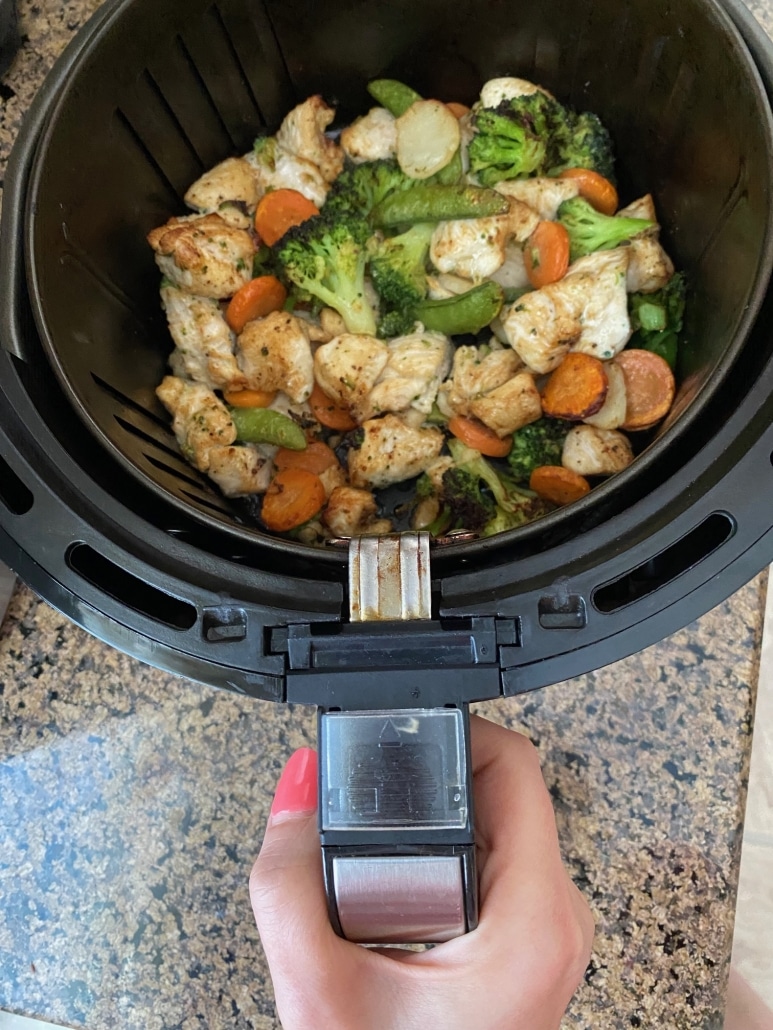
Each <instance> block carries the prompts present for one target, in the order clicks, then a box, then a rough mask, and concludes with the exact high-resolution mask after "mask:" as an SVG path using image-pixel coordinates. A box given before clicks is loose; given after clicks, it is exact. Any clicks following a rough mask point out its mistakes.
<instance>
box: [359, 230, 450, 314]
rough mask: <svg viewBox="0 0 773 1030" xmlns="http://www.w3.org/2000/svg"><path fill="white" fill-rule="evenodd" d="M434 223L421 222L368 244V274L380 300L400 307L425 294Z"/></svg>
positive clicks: (421, 298)
mask: <svg viewBox="0 0 773 1030" xmlns="http://www.w3.org/2000/svg"><path fill="white" fill-rule="evenodd" d="M434 231H435V226H434V225H431V224H428V223H425V222H420V223H418V224H417V225H414V226H412V227H411V228H410V229H408V231H407V232H404V233H401V234H400V235H399V236H390V237H389V238H388V239H385V240H381V241H379V240H375V239H374V241H372V244H371V255H370V276H371V279H372V281H373V285H374V286H375V288H376V292H377V293H378V295H379V297H380V298H381V301H382V303H383V304H384V305H385V306H386V307H387V308H390V309H396V310H398V311H402V310H404V309H405V308H409V307H411V306H413V305H414V304H416V303H417V302H418V301H420V300H423V299H424V298H425V297H426V296H427V256H428V254H429V245H430V242H431V240H432V234H433V232H434Z"/></svg>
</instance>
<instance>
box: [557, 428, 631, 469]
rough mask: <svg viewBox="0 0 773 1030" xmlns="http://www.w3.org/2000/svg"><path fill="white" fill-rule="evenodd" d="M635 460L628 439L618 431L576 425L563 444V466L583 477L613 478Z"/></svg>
mask: <svg viewBox="0 0 773 1030" xmlns="http://www.w3.org/2000/svg"><path fill="white" fill-rule="evenodd" d="M632 461H633V450H632V448H631V444H630V442H629V440H628V437H627V436H624V435H623V433H618V432H617V430H615V429H597V428H596V427H595V426H585V425H583V426H574V427H573V428H572V429H570V430H569V435H568V436H567V438H566V440H565V441H564V450H563V453H562V455H561V464H562V465H563V466H564V468H568V469H571V471H572V472H577V473H579V474H580V475H581V476H611V475H614V473H615V472H622V471H623V469H625V468H628V466H629V465H630V464H631V462H632Z"/></svg>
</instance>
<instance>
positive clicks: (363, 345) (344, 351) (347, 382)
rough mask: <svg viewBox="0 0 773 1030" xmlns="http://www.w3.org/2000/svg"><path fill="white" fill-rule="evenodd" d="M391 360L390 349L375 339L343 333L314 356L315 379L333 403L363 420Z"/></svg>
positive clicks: (323, 345) (324, 344)
mask: <svg viewBox="0 0 773 1030" xmlns="http://www.w3.org/2000/svg"><path fill="white" fill-rule="evenodd" d="M388 360H389V347H388V346H387V345H386V344H385V343H384V342H383V341H382V340H377V339H376V337H375V336H361V335H358V334H356V333H342V334H341V336H336V337H335V338H334V339H332V340H331V341H330V342H329V343H323V344H322V346H321V347H319V348H318V349H317V351H316V353H315V355H314V376H315V378H316V380H317V382H318V383H319V385H320V386H321V387H322V389H323V390H324V392H325V393H326V394H327V395H328V397H330V398H331V399H332V400H334V401H337V402H338V403H339V404H341V405H342V406H343V407H345V408H348V409H349V410H350V411H351V412H352V414H353V416H354V417H355V418H356V419H357V420H358V421H360V420H361V418H362V417H363V416H362V415H361V414H360V413H361V412H368V411H369V410H370V401H369V396H368V395H369V394H370V391H371V390H372V389H373V387H374V386H375V385H376V381H377V380H378V377H379V376H380V375H381V373H382V372H383V371H384V367H385V366H386V363H387V361H388Z"/></svg>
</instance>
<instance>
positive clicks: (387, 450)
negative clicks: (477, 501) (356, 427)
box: [348, 415, 444, 489]
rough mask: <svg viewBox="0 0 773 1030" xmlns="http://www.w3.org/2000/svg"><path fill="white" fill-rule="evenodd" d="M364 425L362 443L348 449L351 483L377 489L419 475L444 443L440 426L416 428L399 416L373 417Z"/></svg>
mask: <svg viewBox="0 0 773 1030" xmlns="http://www.w3.org/2000/svg"><path fill="white" fill-rule="evenodd" d="M361 428H362V431H363V442H362V444H361V445H360V446H359V447H357V448H352V450H350V451H349V459H348V460H349V480H350V482H351V484H352V486H360V487H365V488H367V489H377V488H378V487H382V486H389V485H390V484H391V483H400V482H402V480H404V479H411V478H412V477H413V476H418V475H419V474H420V473H421V472H423V471H424V469H425V468H426V467H427V466H428V465H429V464H430V462H432V461H433V460H434V459H435V458H437V456H438V455H439V454H440V450H441V448H442V446H443V440H444V437H443V434H442V433H441V432H440V430H439V429H435V428H433V427H428V428H414V427H412V426H408V425H406V423H405V422H404V421H403V420H402V419H401V418H399V417H398V416H397V415H385V416H384V417H383V418H375V419H370V420H369V421H367V422H365V423H364V424H363V425H362V427H361Z"/></svg>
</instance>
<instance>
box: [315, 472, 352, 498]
mask: <svg viewBox="0 0 773 1030" xmlns="http://www.w3.org/2000/svg"><path fill="white" fill-rule="evenodd" d="M319 478H320V479H321V480H322V485H323V486H324V488H325V497H330V495H331V494H332V492H333V491H334V490H335V489H336V487H339V486H346V485H347V481H346V473H345V472H344V470H343V469H342V468H341V466H340V465H338V464H336V465H331V466H330V467H329V468H326V469H325V470H324V472H320V473H319Z"/></svg>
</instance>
